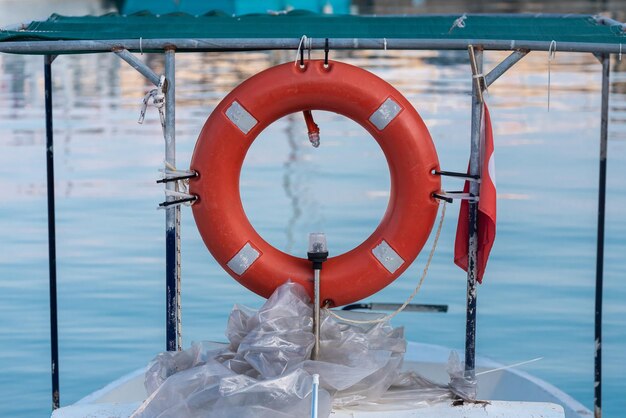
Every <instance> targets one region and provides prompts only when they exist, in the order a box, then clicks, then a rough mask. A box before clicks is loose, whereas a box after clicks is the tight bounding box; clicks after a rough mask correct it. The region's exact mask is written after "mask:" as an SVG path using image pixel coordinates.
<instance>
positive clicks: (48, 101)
mask: <svg viewBox="0 0 626 418" xmlns="http://www.w3.org/2000/svg"><path fill="white" fill-rule="evenodd" d="M54 58H56V57H55V56H54V55H46V56H44V67H43V68H44V88H45V96H46V98H45V106H46V178H47V187H48V269H49V274H50V370H51V372H52V409H53V410H54V409H57V408H58V407H59V333H58V323H57V255H56V226H55V210H54V139H53V132H52V61H54Z"/></svg>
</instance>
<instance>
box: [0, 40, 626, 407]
mask: <svg viewBox="0 0 626 418" xmlns="http://www.w3.org/2000/svg"><path fill="white" fill-rule="evenodd" d="M292 55H293V54H292V53H281V54H278V53H240V54H234V55H225V54H223V55H219V54H201V55H191V54H187V55H185V54H179V55H178V56H177V74H176V75H177V125H176V135H177V145H178V154H177V160H178V167H179V168H186V167H187V166H188V164H189V161H190V158H191V154H192V152H193V147H194V144H195V141H196V139H197V136H198V133H199V131H200V128H201V127H202V125H203V123H204V121H205V120H206V118H207V116H208V115H209V114H210V112H211V110H212V109H213V107H214V106H215V105H216V104H217V103H218V102H219V100H220V99H221V98H222V97H224V96H225V95H226V94H227V93H228V92H229V91H230V90H232V89H233V88H234V87H235V86H236V85H237V84H238V83H240V82H241V81H243V80H244V79H246V78H247V77H249V76H251V75H253V74H255V73H257V72H258V71H260V70H262V69H264V68H267V67H269V66H271V65H274V64H277V63H279V62H285V61H288V60H290V59H292V58H293V57H292ZM504 56H505V54H501V53H487V54H486V62H485V66H486V67H487V68H491V67H493V66H494V65H495V64H496V63H497V62H499V61H500V60H501V59H502V58H504ZM142 58H143V59H145V61H146V62H148V63H149V64H150V65H151V66H153V67H154V68H155V70H157V71H159V72H160V71H162V68H163V61H162V58H161V57H160V56H157V55H146V56H144V57H142ZM335 58H336V59H340V60H342V61H345V62H348V63H352V64H355V65H358V66H361V67H363V68H366V69H368V70H370V71H372V72H374V73H376V74H377V75H379V76H380V77H382V78H384V79H385V80H387V81H388V82H390V83H391V84H393V85H394V86H395V87H396V88H398V89H399V90H400V91H401V92H402V93H403V94H404V95H406V97H407V98H408V99H409V100H410V101H411V102H412V103H413V104H414V106H415V107H416V108H417V110H418V111H419V112H420V114H421V115H422V117H423V118H424V120H425V122H426V125H427V126H428V128H429V130H430V132H431V135H432V137H433V140H434V142H435V144H436V147H437V151H438V153H439V158H440V162H441V166H442V168H444V169H447V170H457V171H461V170H463V169H464V168H465V167H466V165H467V158H468V151H469V125H470V120H469V115H470V96H469V93H470V89H471V84H470V83H471V78H470V73H469V66H468V60H467V54H466V53H464V52H402V53H399V52H384V51H379V52H371V51H370V52H354V53H343V54H339V53H336V54H335ZM42 61H43V60H42V58H41V57H27V56H7V55H0V68H1V70H2V71H1V72H0V120H1V121H2V122H1V124H0V190H1V191H2V195H3V198H2V199H0V242H1V243H2V245H1V247H0V249H1V251H0V370H1V373H0V388H1V389H2V390H0V416H2V417H4V416H6V417H34V416H45V415H46V414H47V413H48V412H49V409H50V375H49V328H48V321H49V319H48V318H49V317H48V264H47V229H46V228H47V218H46V183H45V149H44V148H45V130H44V109H43V71H42V70H43V62H42ZM625 68H626V63H620V62H617V61H616V60H614V61H613V64H612V69H613V72H612V74H611V77H612V81H611V102H610V112H611V114H610V123H611V125H610V129H609V135H610V141H609V162H608V197H607V220H606V227H607V229H606V258H605V298H604V303H605V305H604V306H605V315H604V346H603V348H604V386H603V387H604V413H605V416H607V417H619V416H621V415H622V414H621V411H623V410H624V409H625V408H626V397H624V383H623V378H624V376H626V304H624V302H623V301H624V300H625V299H626V285H625V284H624V281H623V280H622V278H623V265H622V263H623V262H624V254H625V253H626V239H625V238H624V236H626V222H625V221H624V216H623V213H624V211H623V208H624V207H625V206H626V194H624V190H625V189H626V142H625V140H626V100H625V99H626V96H625V94H626V72H625ZM550 71H551V86H550V93H551V95H550V96H551V99H550V111H549V112H548V103H547V97H548V84H547V80H548V57H547V54H545V53H531V54H530V55H529V56H528V57H527V58H525V59H524V60H523V61H521V62H520V63H519V64H518V65H516V66H515V67H514V68H513V69H512V70H511V71H510V72H509V73H507V74H506V75H505V76H503V77H502V78H501V79H500V80H498V81H497V82H496V83H495V84H494V85H493V86H492V87H491V88H490V89H489V93H488V96H487V101H488V103H489V106H490V111H491V115H492V121H493V125H494V137H495V143H496V167H497V184H498V235H497V240H496V243H495V246H494V249H493V252H492V256H491V259H490V261H489V266H488V269H487V274H486V277H485V283H484V284H483V285H482V286H480V288H479V291H478V294H479V296H478V305H479V308H478V343H477V350H478V353H479V354H480V355H483V356H487V357H490V358H492V359H494V360H497V361H500V362H502V363H505V364H509V363H516V362H520V361H524V360H528V359H532V358H536V357H543V359H542V360H541V361H539V362H535V363H532V364H529V365H526V366H523V367H524V370H525V371H528V372H530V373H531V374H534V375H536V376H538V377H540V378H542V379H545V380H547V381H549V382H551V383H552V384H554V385H556V386H558V387H559V388H561V389H562V390H564V391H566V392H567V393H569V394H570V395H572V396H573V397H574V398H576V399H578V400H579V401H581V402H582V403H583V404H585V405H586V406H587V407H589V408H591V406H592V398H593V347H594V333H593V313H594V283H595V243H596V210H597V184H598V154H599V121H600V117H599V115H600V90H599V89H600V65H599V63H598V62H597V61H596V59H595V58H594V57H593V56H591V55H577V54H567V53H561V52H558V53H557V56H556V59H555V61H553V62H552V64H551V68H550ZM53 76H54V117H55V119H54V123H55V154H56V165H55V170H56V191H57V194H56V197H57V212H56V213H57V253H58V280H59V282H58V297H59V338H60V373H61V403H62V404H63V405H67V404H69V403H72V402H75V401H76V400H78V399H80V398H81V397H82V396H84V395H86V394H88V393H90V392H92V391H94V390H96V389H98V388H100V387H102V386H103V385H105V384H106V383H107V382H109V381H111V380H113V379H115V378H116V377H119V376H120V375H122V374H124V373H127V372H130V371H132V370H135V369H137V368H138V367H141V366H143V365H145V364H146V363H147V362H148V361H149V360H150V359H151V358H152V357H153V356H154V355H155V354H156V353H157V352H159V351H161V350H163V349H164V347H165V336H164V320H165V306H164V295H165V289H164V245H165V244H164V225H165V223H164V213H163V212H162V211H158V210H156V206H157V204H158V203H159V202H160V201H162V200H163V192H162V187H161V186H159V185H157V184H155V179H156V178H158V176H159V174H158V171H157V170H158V169H159V168H160V167H161V165H162V161H163V158H164V156H163V150H164V144H163V139H162V135H161V130H160V129H161V128H160V126H159V123H158V116H157V114H156V112H155V111H154V109H150V110H149V114H148V116H147V119H146V122H145V124H144V125H138V124H137V118H138V115H139V105H140V101H141V98H142V97H143V95H144V94H145V92H146V91H147V90H149V89H150V86H149V84H148V83H147V82H146V81H145V80H143V79H142V77H141V76H140V75H138V74H137V73H135V72H134V70H133V69H132V68H130V67H129V66H127V65H126V64H125V63H123V62H121V61H120V60H119V59H117V57H115V56H112V55H84V56H62V57H59V58H58V59H57V60H56V61H55V62H54V65H53ZM315 117H316V122H317V123H318V124H319V125H320V127H321V130H322V134H321V135H322V145H321V147H320V148H319V149H313V148H312V147H311V146H310V144H309V143H308V140H307V136H306V128H305V125H304V122H303V119H302V117H301V115H292V116H290V117H286V118H284V119H281V120H279V121H277V122H276V123H275V124H273V125H272V126H270V127H269V128H268V129H267V130H266V131H265V132H264V133H263V134H262V135H261V137H260V138H259V139H258V140H257V141H256V142H255V144H254V145H253V147H252V149H251V151H250V153H249V155H248V156H247V158H246V162H245V164H244V169H243V172H242V176H241V193H242V198H243V202H244V206H245V209H246V213H247V214H248V216H249V217H250V219H251V221H252V223H253V225H254V226H255V227H256V228H257V229H258V230H259V232H260V233H261V235H262V236H263V237H265V238H266V239H267V240H268V241H269V242H271V243H272V244H274V245H276V246H277V247H279V248H281V249H283V250H285V251H287V252H290V253H292V254H297V255H304V253H305V251H306V239H307V234H308V233H309V232H311V231H318V230H321V231H325V232H326V233H327V235H328V239H329V247H330V251H331V255H332V254H339V253H342V252H345V251H347V250H349V249H351V248H352V247H354V246H355V245H357V244H358V243H360V242H361V241H362V240H363V239H365V238H366V237H367V236H368V235H369V233H371V231H373V229H374V228H375V227H376V225H377V224H378V222H379V221H380V219H381V217H382V215H383V213H384V211H385V208H386V205H387V199H388V191H389V174H388V169H387V165H386V162H385V159H384V157H383V156H382V153H381V152H380V149H379V147H378V146H377V145H376V143H375V141H374V140H373V139H371V138H370V137H369V135H368V134H367V133H366V132H365V131H364V130H363V129H362V128H361V127H360V126H358V125H357V124H355V123H353V122H351V121H348V120H346V119H345V118H343V117H340V116H337V115H334V114H331V113H323V112H316V113H315ZM216 181H219V179H216ZM444 187H445V188H446V189H449V190H454V189H458V188H459V187H461V184H460V183H459V182H455V181H453V180H449V179H446V180H444ZM457 208H458V204H454V205H452V206H449V207H448V216H447V218H446V220H445V224H444V228H443V232H442V238H441V240H440V244H439V248H438V249H437V253H436V255H435V258H434V260H433V264H432V266H431V269H430V273H429V275H428V278H427V279H426V283H425V285H424V286H423V288H422V291H421V293H420V294H419V296H418V297H417V300H416V301H417V302H421V303H443V304H448V305H449V306H450V310H449V312H448V313H447V314H425V313H420V314H415V313H406V314H401V315H399V316H398V317H397V318H396V319H395V320H394V321H395V324H396V325H402V326H405V327H406V331H407V336H408V337H409V338H410V339H412V340H416V341H421V342H426V343H433V344H441V345H445V346H450V347H457V348H461V347H462V346H463V342H464V336H465V334H464V325H465V322H464V318H465V273H464V272H463V271H461V270H460V269H459V268H457V267H456V266H455V265H454V264H453V262H452V252H453V245H454V234H455V229H456V217H457V211H458V209H457ZM182 223H183V225H182V240H183V245H182V251H183V252H182V265H183V267H182V275H183V279H182V305H183V336H184V345H185V347H187V346H188V345H189V344H190V343H191V342H192V341H196V340H207V339H209V340H210V339H212V340H224V338H225V337H224V335H223V334H224V329H225V325H226V319H227V316H228V313H229V312H230V309H231V308H232V306H233V304H235V303H243V304H247V305H250V306H259V305H260V304H261V303H262V299H261V298H259V297H258V296H256V295H254V294H251V293H250V292H249V291H248V290H246V289H244V288H243V287H242V286H240V285H239V284H237V283H236V282H235V281H234V280H232V279H231V278H230V277H229V276H228V275H227V274H226V273H225V272H224V271H222V270H221V268H220V267H219V266H218V265H217V264H216V262H215V261H214V260H213V259H212V257H211V256H210V254H209V253H208V251H207V250H206V248H205V246H204V244H203V243H202V240H201V238H200V236H199V234H198V232H197V229H196V227H195V225H194V222H193V218H192V216H191V211H190V210H189V209H188V208H183V214H182ZM429 245H430V244H427V245H426V247H425V248H426V249H428V248H429ZM425 258H426V251H423V253H422V255H420V257H419V258H418V260H417V261H416V262H415V263H414V265H413V266H412V267H411V268H409V270H408V271H407V272H406V273H405V274H404V275H403V276H402V277H401V278H400V279H398V280H397V281H395V282H394V283H393V284H391V285H390V286H389V287H388V288H386V289H384V290H383V291H381V292H380V293H379V294H377V295H374V296H371V297H369V298H367V301H381V302H402V301H404V299H405V298H406V297H407V295H408V294H409V293H410V292H411V290H412V289H413V287H414V285H415V282H416V280H417V278H418V276H419V274H420V272H421V270H422V268H423V266H424V262H425Z"/></svg>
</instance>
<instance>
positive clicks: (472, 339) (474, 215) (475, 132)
mask: <svg viewBox="0 0 626 418" xmlns="http://www.w3.org/2000/svg"><path fill="white" fill-rule="evenodd" d="M472 49H473V48H470V54H471V53H472ZM473 53H474V57H475V63H474V62H472V65H474V64H475V66H476V68H475V72H476V73H477V74H480V73H482V71H483V51H482V50H480V49H474V50H473ZM470 58H471V56H470ZM475 80H478V79H475ZM482 112H483V103H482V87H481V84H480V83H478V82H473V83H472V128H471V129H472V131H471V149H470V166H469V173H470V175H474V176H475V175H480V174H481V165H480V123H481V119H482ZM469 187H470V188H469V192H470V193H472V194H473V195H474V196H478V195H479V191H480V189H479V187H480V184H479V183H478V182H474V181H473V182H470V186H469ZM468 221H469V245H468V254H467V256H468V257H467V260H468V261H467V264H468V266H467V302H466V304H467V305H466V308H467V311H466V322H465V378H466V379H467V380H468V381H470V382H474V381H475V380H476V373H475V370H474V369H475V358H476V297H477V295H476V274H477V268H478V266H477V264H476V252H477V248H478V202H476V201H470V202H469V219H468Z"/></svg>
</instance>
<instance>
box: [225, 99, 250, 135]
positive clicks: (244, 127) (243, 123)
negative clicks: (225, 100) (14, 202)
mask: <svg viewBox="0 0 626 418" xmlns="http://www.w3.org/2000/svg"><path fill="white" fill-rule="evenodd" d="M226 116H228V119H230V121H231V122H232V123H234V124H235V125H236V126H237V127H238V128H239V129H241V132H243V133H244V134H247V133H248V132H250V129H252V128H254V126H255V125H256V124H257V120H256V119H255V118H254V116H252V115H251V114H250V113H249V112H248V111H247V110H246V109H244V108H243V106H241V105H240V104H239V102H237V101H234V102H232V103H231V105H230V106H229V107H228V109H226Z"/></svg>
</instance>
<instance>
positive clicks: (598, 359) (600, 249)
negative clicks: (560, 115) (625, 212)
mask: <svg viewBox="0 0 626 418" xmlns="http://www.w3.org/2000/svg"><path fill="white" fill-rule="evenodd" d="M601 58H602V59H601V62H602V107H601V118H600V179H599V191H598V241H597V252H596V314H595V337H596V338H595V355H594V366H595V367H594V369H595V370H594V395H593V412H594V416H595V418H600V417H601V416H602V288H603V275H604V211H605V202H606V157H607V140H608V124H609V74H610V56H609V55H608V54H604V55H602V57H601Z"/></svg>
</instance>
